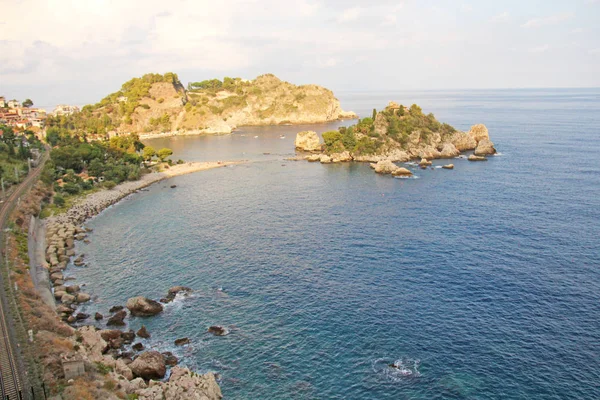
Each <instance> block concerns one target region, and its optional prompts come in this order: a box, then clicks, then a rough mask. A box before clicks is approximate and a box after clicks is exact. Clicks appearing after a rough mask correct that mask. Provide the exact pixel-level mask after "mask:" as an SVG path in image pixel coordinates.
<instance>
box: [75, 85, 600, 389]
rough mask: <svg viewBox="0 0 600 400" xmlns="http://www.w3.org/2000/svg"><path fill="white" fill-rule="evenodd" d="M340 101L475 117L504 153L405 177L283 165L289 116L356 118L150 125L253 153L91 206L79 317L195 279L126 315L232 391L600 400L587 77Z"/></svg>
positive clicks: (160, 143) (184, 145) (359, 167)
mask: <svg viewBox="0 0 600 400" xmlns="http://www.w3.org/2000/svg"><path fill="white" fill-rule="evenodd" d="M337 95H338V97H339V99H340V101H341V104H342V107H343V108H344V109H346V110H353V111H355V112H357V113H358V114H359V115H360V116H362V117H365V116H370V115H371V113H372V109H373V108H377V109H382V108H383V107H385V106H386V104H387V103H388V101H390V100H394V101H396V102H398V103H402V104H412V103H417V104H419V105H420V106H421V107H422V108H423V110H424V112H426V113H429V112H432V113H434V114H435V115H436V117H437V118H438V119H439V120H440V121H443V122H448V123H450V124H451V125H453V126H455V127H456V128H457V129H461V130H468V129H469V127H470V126H471V125H473V124H476V123H483V124H485V125H486V126H487V127H488V129H489V132H490V137H491V139H492V141H493V142H494V143H495V146H496V148H497V149H498V152H499V153H498V154H497V155H496V156H492V157H489V158H488V161H487V162H469V161H467V160H466V159H460V158H457V159H453V160H435V161H434V162H433V168H431V169H427V170H421V169H417V168H416V166H414V165H407V167H408V168H410V169H411V170H413V172H414V176H413V177H412V178H410V179H397V178H394V177H392V176H389V175H388V176H380V175H377V174H375V173H374V172H373V171H372V170H371V169H370V168H369V165H368V164H360V163H345V164H329V165H322V164H320V163H308V162H304V161H289V160H287V159H288V158H290V157H292V156H294V154H295V153H294V138H295V134H296V133H297V132H299V131H302V130H315V131H317V132H319V133H322V132H324V131H327V130H331V129H335V128H337V127H338V126H342V125H349V124H352V123H353V122H354V121H342V122H335V123H330V124H317V125H304V126H273V127H242V128H239V129H238V130H236V131H235V132H234V133H233V134H231V135H224V136H185V137H171V138H160V139H152V140H147V141H146V144H147V145H152V146H153V147H155V148H161V147H170V148H172V149H173V150H174V155H173V157H172V158H173V159H175V160H176V159H183V160H188V161H229V160H247V162H245V163H242V164H238V165H234V166H228V167H224V168H219V169H214V170H209V171H204V172H199V173H195V174H191V175H186V176H180V177H176V178H172V179H169V180H168V181H163V182H160V183H157V184H155V185H153V186H151V187H150V188H149V189H148V190H147V191H141V192H139V193H136V194H133V195H131V196H129V197H128V198H126V199H125V200H123V201H121V202H120V203H118V204H116V205H114V206H112V207H110V208H108V209H107V210H105V211H104V212H102V213H101V214H100V215H99V216H97V217H95V218H94V219H92V220H90V221H89V222H88V223H87V226H89V227H90V228H92V229H93V233H91V234H90V236H89V239H90V240H91V243H89V244H84V243H82V242H80V243H78V244H77V249H76V250H77V251H78V252H79V253H85V257H86V260H87V263H88V266H86V267H75V266H70V267H69V269H68V274H71V275H73V276H74V277H76V282H77V283H79V284H83V285H85V287H84V290H85V291H86V292H88V293H90V294H92V295H93V302H92V303H90V304H88V305H86V306H84V308H83V311H85V312H95V311H99V312H101V313H103V314H105V315H107V314H108V309H109V308H110V307H111V306H113V305H123V304H124V303H125V302H126V300H127V299H128V298H130V297H133V296H139V295H141V296H147V297H149V298H153V299H159V298H161V297H164V296H165V295H166V294H167V291H168V289H169V288H170V287H172V286H175V285H185V286H189V287H191V288H192V289H193V294H192V295H191V296H189V297H183V296H179V297H177V298H176V300H175V301H174V302H172V303H170V304H168V305H167V306H166V308H165V311H164V312H163V313H162V314H160V315H158V316H154V317H149V318H141V317H133V318H128V320H127V322H128V329H129V328H131V329H134V330H137V329H138V328H140V327H141V325H142V324H143V325H145V326H146V327H147V328H148V330H149V332H150V333H151V335H152V336H151V337H150V338H149V339H142V340H141V342H142V343H143V344H144V346H145V347H146V348H147V349H149V348H152V349H157V350H159V351H171V352H173V353H174V354H175V355H176V356H177V357H178V358H179V360H180V365H183V366H186V367H190V368H192V369H194V370H195V371H197V372H207V371H212V372H215V373H217V374H218V381H219V384H220V386H221V388H222V391H223V394H224V397H225V398H226V399H598V398H600V89H528V90H464V91H463V90H460V91H459V90H457V91H395V92H393V91H390V92H377V93H371V92H341V93H337ZM449 162H452V163H453V164H454V166H455V168H454V170H445V169H440V168H438V167H440V166H441V165H443V164H446V163H449ZM172 185H176V187H174V188H172V187H171V186H172ZM97 324H98V326H103V323H102V322H98V323H97ZM211 325H222V326H224V327H226V328H227V329H228V331H229V334H228V335H226V336H213V335H212V334H210V333H208V332H207V329H208V327H209V326H211ZM182 337H188V338H189V339H190V344H189V345H186V346H181V347H178V346H175V345H174V340H175V339H177V338H182Z"/></svg>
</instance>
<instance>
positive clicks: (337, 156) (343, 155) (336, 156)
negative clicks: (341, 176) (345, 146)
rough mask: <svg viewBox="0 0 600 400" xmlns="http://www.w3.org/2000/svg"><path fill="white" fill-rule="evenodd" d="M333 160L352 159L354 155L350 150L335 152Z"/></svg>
mask: <svg viewBox="0 0 600 400" xmlns="http://www.w3.org/2000/svg"><path fill="white" fill-rule="evenodd" d="M331 161H333V162H334V163H337V162H347V161H352V156H351V155H350V152H348V151H344V152H342V153H334V154H332V155H331Z"/></svg>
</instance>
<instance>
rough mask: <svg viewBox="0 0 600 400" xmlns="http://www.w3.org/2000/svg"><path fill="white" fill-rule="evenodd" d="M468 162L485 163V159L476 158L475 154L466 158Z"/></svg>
mask: <svg viewBox="0 0 600 400" xmlns="http://www.w3.org/2000/svg"><path fill="white" fill-rule="evenodd" d="M468 160H469V161H487V158H485V157H480V156H476V155H475V154H471V155H470V156H469V158H468Z"/></svg>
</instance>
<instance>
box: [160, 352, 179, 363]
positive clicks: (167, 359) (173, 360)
mask: <svg viewBox="0 0 600 400" xmlns="http://www.w3.org/2000/svg"><path fill="white" fill-rule="evenodd" d="M162 355H163V356H164V357H165V364H166V365H167V366H169V367H173V366H175V365H177V364H179V360H178V359H177V357H175V356H174V355H173V353H171V352H170V351H165V352H164V353H162Z"/></svg>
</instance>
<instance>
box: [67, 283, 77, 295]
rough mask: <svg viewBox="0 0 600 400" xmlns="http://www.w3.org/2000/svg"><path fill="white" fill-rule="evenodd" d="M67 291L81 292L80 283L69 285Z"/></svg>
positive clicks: (71, 292)
mask: <svg viewBox="0 0 600 400" xmlns="http://www.w3.org/2000/svg"><path fill="white" fill-rule="evenodd" d="M66 289H67V293H69V294H74V293H77V292H79V285H71V286H67V287H66Z"/></svg>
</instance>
